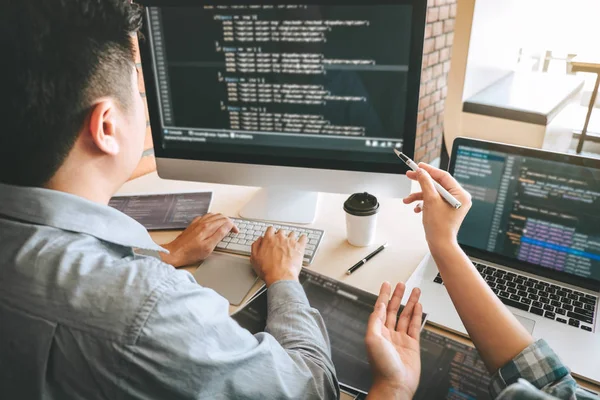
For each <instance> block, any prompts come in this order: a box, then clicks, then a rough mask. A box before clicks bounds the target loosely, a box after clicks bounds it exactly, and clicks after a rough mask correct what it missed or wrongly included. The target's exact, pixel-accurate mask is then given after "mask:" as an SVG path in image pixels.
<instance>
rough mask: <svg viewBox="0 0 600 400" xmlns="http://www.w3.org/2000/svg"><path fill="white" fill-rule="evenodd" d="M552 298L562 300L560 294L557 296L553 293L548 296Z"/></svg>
mask: <svg viewBox="0 0 600 400" xmlns="http://www.w3.org/2000/svg"><path fill="white" fill-rule="evenodd" d="M548 297H549V298H550V300H560V296H557V295H555V294H551V295H550V296H548Z"/></svg>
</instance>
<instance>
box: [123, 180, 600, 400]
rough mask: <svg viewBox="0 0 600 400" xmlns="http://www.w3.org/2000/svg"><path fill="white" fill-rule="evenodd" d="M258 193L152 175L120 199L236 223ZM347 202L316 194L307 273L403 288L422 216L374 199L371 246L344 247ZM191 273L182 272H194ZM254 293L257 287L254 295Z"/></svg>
mask: <svg viewBox="0 0 600 400" xmlns="http://www.w3.org/2000/svg"><path fill="white" fill-rule="evenodd" d="M414 187H415V186H413V188H414ZM257 190H258V188H253V187H242V186H226V185H215V184H205V183H194V182H181V181H168V180H162V179H160V178H159V177H158V175H157V174H156V173H152V174H150V175H146V176H143V177H141V178H138V179H136V180H133V181H131V182H128V183H127V184H125V185H124V186H123V187H122V188H121V190H120V191H119V194H149V193H178V192H179V193H180V192H200V191H211V192H213V200H212V205H211V209H210V211H211V212H214V213H222V214H224V215H227V216H231V217H235V216H237V215H238V211H239V210H240V209H241V208H242V206H243V205H245V204H246V202H248V201H249V200H250V199H251V198H252V196H253V195H254V193H255V192H256V191H257ZM347 198H348V195H336V194H321V196H320V198H319V206H318V213H317V220H316V221H315V223H314V224H313V225H311V227H315V228H318V229H323V230H325V236H324V238H323V242H322V243H321V245H320V248H319V251H318V253H317V256H316V257H315V260H314V262H313V264H312V265H311V266H310V268H311V269H313V270H315V271H317V272H319V273H321V274H323V275H327V276H329V277H332V278H335V279H338V280H341V281H343V282H345V283H347V284H349V285H353V286H356V287H358V288H361V289H363V290H366V291H369V292H371V293H374V294H377V293H379V288H380V286H381V283H382V282H384V281H389V282H391V283H396V282H406V281H407V280H408V278H409V277H410V275H411V274H412V273H413V272H414V270H415V269H416V268H417V266H418V264H419V262H420V261H421V259H422V258H423V257H424V256H425V254H426V253H427V243H426V241H425V234H424V231H423V225H422V224H421V216H420V215H417V214H415V213H414V212H413V207H411V206H407V205H404V204H403V203H402V201H401V200H400V199H384V198H379V202H380V203H381V208H380V212H379V217H378V218H379V220H378V225H377V241H376V244H375V245H373V246H372V248H356V247H353V246H351V245H349V244H348V242H347V241H346V220H345V213H344V210H343V204H344V201H346V199H347ZM179 233H180V232H179V231H173V232H153V233H152V235H151V236H152V238H153V239H154V241H156V242H157V243H158V244H164V243H168V242H170V241H171V240H173V239H174V238H175V237H176V236H177V235H178V234H179ZM384 242H388V244H389V247H388V248H386V250H385V251H383V252H382V253H381V254H379V255H378V256H377V257H375V258H373V259H372V260H371V261H369V263H368V264H366V265H365V266H363V267H362V268H360V269H359V270H358V271H357V272H355V273H354V274H352V275H351V276H347V275H346V270H347V269H348V268H349V267H350V266H352V265H354V264H355V263H356V262H357V261H359V260H361V259H362V258H363V257H364V256H365V255H367V254H369V253H370V251H371V250H373V249H375V248H377V247H378V246H379V245H381V244H382V243H384ZM195 268H196V267H189V268H186V269H187V270H189V271H190V272H193V270H194V269H195ZM258 287H259V285H258V284H257V286H256V287H255V289H258ZM254 291H255V290H253V291H251V292H250V294H249V295H248V296H251V295H252V294H253V293H254ZM235 309H236V307H230V312H234V311H235ZM425 312H427V310H425ZM427 329H429V330H431V331H434V332H436V333H439V334H443V335H445V336H448V337H450V338H452V339H454V340H457V341H460V342H462V343H466V344H469V345H472V343H471V342H470V341H469V340H468V339H466V338H464V337H461V336H458V335H456V334H453V333H450V332H447V331H444V330H442V329H439V328H436V327H433V326H430V325H427ZM577 381H578V383H579V384H580V385H582V386H584V387H587V388H589V389H592V390H594V391H600V387H598V386H596V385H594V384H590V383H589V382H586V381H582V380H581V379H577ZM350 398H351V397H350V396H346V395H342V399H350Z"/></svg>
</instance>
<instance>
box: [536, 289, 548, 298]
mask: <svg viewBox="0 0 600 400" xmlns="http://www.w3.org/2000/svg"><path fill="white" fill-rule="evenodd" d="M538 294H539V295H540V297H545V298H548V296H550V295H549V294H548V293H546V292H545V291H543V290H540V291H539V292H538Z"/></svg>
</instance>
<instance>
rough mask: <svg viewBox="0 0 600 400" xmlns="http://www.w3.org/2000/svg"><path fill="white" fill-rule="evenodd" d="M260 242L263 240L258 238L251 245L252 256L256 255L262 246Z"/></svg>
mask: <svg viewBox="0 0 600 400" xmlns="http://www.w3.org/2000/svg"><path fill="white" fill-rule="evenodd" d="M262 240H263V239H262V238H261V237H259V238H258V239H256V241H255V242H254V243H252V251H251V254H252V255H256V254H257V253H258V251H259V250H260V245H261V244H262Z"/></svg>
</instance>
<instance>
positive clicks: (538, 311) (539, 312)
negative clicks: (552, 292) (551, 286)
mask: <svg viewBox="0 0 600 400" xmlns="http://www.w3.org/2000/svg"><path fill="white" fill-rule="evenodd" d="M529 312H530V313H533V314H536V315H544V310H542V309H541V308H538V307H531V310H529Z"/></svg>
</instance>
